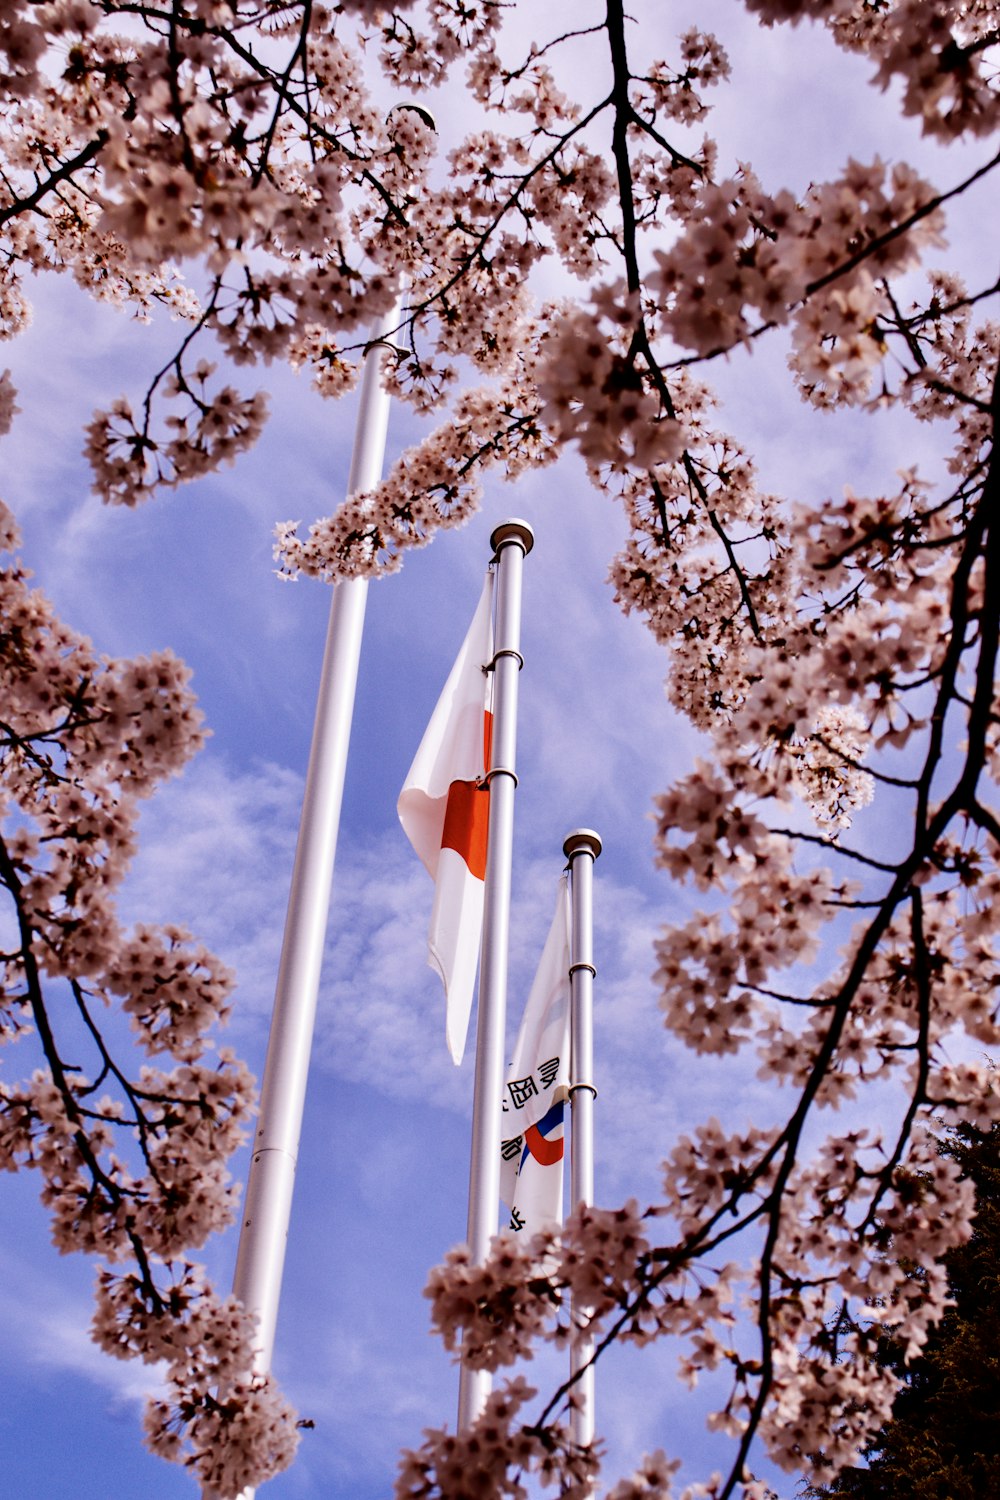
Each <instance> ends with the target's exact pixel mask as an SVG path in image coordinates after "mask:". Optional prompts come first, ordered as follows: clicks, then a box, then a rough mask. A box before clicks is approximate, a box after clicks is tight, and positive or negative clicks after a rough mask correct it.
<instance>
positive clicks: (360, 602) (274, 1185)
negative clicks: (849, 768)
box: [203, 307, 400, 1500]
mask: <svg viewBox="0 0 1000 1500" xmlns="http://www.w3.org/2000/svg"><path fill="white" fill-rule="evenodd" d="M399 316H400V313H399V308H398V307H396V308H394V309H393V310H392V311H391V312H390V313H389V314H388V315H387V316H386V318H385V319H384V320H383V321H382V322H381V323H380V324H379V325H378V327H377V328H376V329H375V330H373V335H372V339H371V342H370V343H369V345H368V348H367V352H366V354H365V361H364V369H363V372H362V378H361V392H360V403H359V409H358V417H357V424H356V427H355V436H354V450H353V454H352V458H351V469H350V476H349V479H348V495H349V496H350V495H356V494H363V493H364V492H365V491H366V490H370V489H373V488H374V486H375V485H376V484H378V482H379V479H380V478H381V475H382V463H383V459H384V456H385V441H386V432H387V428H388V420H389V396H388V394H387V392H386V391H385V390H384V388H383V386H382V382H381V366H382V359H383V357H384V354H385V352H386V350H387V349H388V348H389V347H390V344H389V335H390V334H391V333H392V331H393V330H394V329H395V328H396V326H397V324H398V323H399ZM367 592H368V580H367V578H349V579H342V580H341V581H340V582H339V583H337V584H336V585H335V586H334V590H333V600H332V602H331V606H330V620H329V625H328V628H327V635H326V647H325V651H324V655H323V665H322V668H321V672H320V683H319V691H318V694H317V703H316V718H315V722H314V726H313V737H312V747H311V750H310V753H309V768H308V771H307V773H306V784H305V791H304V793H303V798H302V813H301V818H300V822H299V836H298V843H297V845H296V849H295V864H294V867H293V871H292V882H291V888H290V891H289V896H288V908H287V913H286V916H285V931H284V938H283V941H282V947H281V961H280V964H279V967H278V979H277V984H276V986H275V994H274V1009H273V1011H272V1015H271V1030H270V1035H269V1037H268V1044H267V1060H266V1062H265V1064H264V1081H263V1083H262V1085H261V1093H260V1109H259V1111H258V1115H257V1127H256V1130H255V1132H254V1145H253V1154H252V1157H251V1163H250V1174H249V1181H248V1183H247V1190H246V1198H245V1200H244V1204H243V1217H242V1221H241V1225H240V1241H239V1249H238V1251H237V1256H236V1273H235V1275H234V1278H233V1293H234V1295H235V1296H236V1297H238V1298H239V1300H240V1301H241V1302H242V1303H243V1305H244V1307H245V1308H246V1309H247V1311H248V1312H250V1313H253V1314H255V1315H256V1317H257V1320H258V1321H257V1345H256V1349H255V1365H254V1368H255V1371H256V1373H258V1374H266V1373H267V1372H268V1370H269V1369H270V1367H271V1355H272V1353H273V1350H274V1332H275V1325H276V1323H277V1316H278V1299H279V1296H280V1293H281V1278H282V1272H283V1270H284V1263H285V1247H286V1244H287V1240H288V1223H289V1218H290V1216H291V1206H292V1188H293V1184H294V1180H295V1164H296V1158H297V1155H298V1147H299V1135H300V1133H301V1129H302V1112H303V1108H304V1105H305V1092H306V1074H307V1072H308V1067H309V1054H310V1051H311V1048H312V1036H313V1028H314V1024H315V1019H316V1000H317V996H318V994H319V976H320V966H321V963H322V957H323V944H324V941H325V938H326V927H327V920H328V917H329V910H330V889H331V885H332V882H333V866H334V858H335V855H336V850H337V832H338V828H339V824H340V810H341V804H342V802H343V794H344V776H345V772H346V767H347V746H348V741H349V739H350V733H351V719H352V717H353V714H354V697H355V689H356V687H357V680H358V664H359V661H360V656H361V635H362V630H363V628H364V619H365V603H366V599H367ZM254 1493H255V1491H254V1490H252V1489H248V1490H244V1491H243V1493H242V1495H241V1497H240V1500H252V1497H253V1495H254ZM203 1496H204V1500H211V1494H210V1492H209V1491H207V1490H205V1491H203Z"/></svg>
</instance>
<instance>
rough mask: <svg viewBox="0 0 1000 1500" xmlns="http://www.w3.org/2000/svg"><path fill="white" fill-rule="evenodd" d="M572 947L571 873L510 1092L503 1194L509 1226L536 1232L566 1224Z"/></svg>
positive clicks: (528, 1009)
mask: <svg viewBox="0 0 1000 1500" xmlns="http://www.w3.org/2000/svg"><path fill="white" fill-rule="evenodd" d="M569 941H570V906H569V883H568V881H567V878H566V876H565V875H564V876H563V877H562V879H561V880H560V882H559V890H558V893H557V896H556V911H555V916H554V917H553V919H552V926H551V928H550V929H549V935H548V938H547V939H546V942H545V947H544V949H543V950H542V957H541V961H540V962H539V965H538V972H537V973H536V975H535V980H534V983H533V984H532V986H531V993H530V994H529V996H528V1003H527V1005H526V1006H525V1008H524V1018H523V1019H522V1021H521V1029H520V1031H519V1032H518V1034H517V1043H516V1045H515V1047H514V1058H513V1061H512V1062H511V1065H510V1069H509V1071H508V1074H507V1083H506V1087H505V1088H504V1092H503V1112H504V1113H503V1126H502V1132H501V1133H502V1136H503V1140H502V1143H501V1147H500V1150H501V1163H500V1196H501V1197H502V1198H503V1200H504V1202H505V1203H506V1204H508V1206H509V1207H510V1211H511V1214H510V1228H511V1229H516V1230H526V1231H527V1232H528V1233H529V1234H533V1233H534V1232H535V1230H537V1229H543V1228H545V1227H546V1226H547V1225H550V1224H553V1223H556V1224H561V1223H562V1203H563V1153H564V1149H565V1139H564V1119H563V1115H564V1111H565V1108H566V1101H567V1099H568V1098H569V1045H570V1025H569V1023H570V983H569V964H570V952H569Z"/></svg>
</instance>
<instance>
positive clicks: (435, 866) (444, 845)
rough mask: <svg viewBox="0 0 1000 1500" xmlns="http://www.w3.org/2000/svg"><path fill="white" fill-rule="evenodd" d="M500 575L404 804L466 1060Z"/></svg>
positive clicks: (484, 601)
mask: <svg viewBox="0 0 1000 1500" xmlns="http://www.w3.org/2000/svg"><path fill="white" fill-rule="evenodd" d="M492 659H493V575H492V573H487V575H486V582H485V584H484V586H483V592H482V595H481V597H480V600H479V604H478V606H477V608H476V613H475V615H474V616H473V620H472V624H471V625H470V626H469V631H468V634H467V635H466V637H465V640H464V641H463V643H462V649H461V650H460V651H459V653H458V657H457V659H456V661H455V665H454V666H453V667H452V669H451V674H450V676H449V678H448V681H447V682H446V683H445V685H444V691H443V692H442V694H441V696H440V698H439V699H438V701H437V706H436V707H435V709H434V712H433V714H432V715H431V721H430V723H429V724H428V726H427V730H426V732H425V734H424V737H423V739H422V740H421V742H420V748H419V749H418V751H417V753H416V755H415V756H414V758H413V764H412V766H411V767H410V769H409V772H408V774H407V777H406V781H405V783H404V785H403V790H402V791H401V792H400V794H399V801H398V803H397V810H398V812H399V820H400V822H401V823H402V825H403V831H404V832H405V834H406V837H407V838H408V839H409V841H410V843H411V844H412V845H413V847H414V849H415V850H416V852H417V854H419V856H420V858H421V859H422V861H423V863H424V865H425V866H426V868H427V870H428V871H429V873H430V875H431V876H432V878H433V880H434V906H433V909H432V911H431V922H430V930H429V932H428V935H427V948H428V962H429V963H430V965H431V967H432V968H433V969H436V970H437V972H438V973H439V974H440V976H441V980H442V983H443V984H444V993H445V1007H446V1023H445V1026H446V1032H447V1037H448V1048H449V1051H450V1052H451V1055H452V1058H453V1059H454V1061H455V1062H456V1063H460V1062H461V1061H462V1054H463V1052H464V1051H465V1038H466V1034H467V1032H468V1029H469V1015H470V1012H471V1010H472V992H473V988H474V986H475V982H476V965H477V963H478V960H479V944H480V939H481V936H482V928H483V894H484V890H485V880H486V835H487V829H488V826H489V814H490V794H489V787H488V786H487V783H486V779H485V778H486V772H487V771H488V769H489V760H490V738H491V729H492V714H491V712H490V707H489V704H490V687H491V678H490V675H489V673H488V672H487V668H488V666H489V665H490V663H491V661H492Z"/></svg>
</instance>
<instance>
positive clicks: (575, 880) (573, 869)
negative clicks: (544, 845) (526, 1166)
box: [563, 828, 601, 1447]
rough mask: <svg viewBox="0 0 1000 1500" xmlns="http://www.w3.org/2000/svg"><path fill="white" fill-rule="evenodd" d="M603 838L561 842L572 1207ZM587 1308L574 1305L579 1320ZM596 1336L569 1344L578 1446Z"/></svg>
mask: <svg viewBox="0 0 1000 1500" xmlns="http://www.w3.org/2000/svg"><path fill="white" fill-rule="evenodd" d="M600 852H601V840H600V838H599V836H598V835H597V834H596V833H595V832H594V831H593V829H592V828H578V829H576V831H575V832H573V833H571V834H570V835H569V836H568V837H567V839H566V841H565V843H564V844H563V853H564V854H565V855H566V858H567V859H568V860H569V869H570V886H571V893H572V902H573V927H572V937H571V940H570V966H569V974H570V995H571V998H570V1083H569V1097H570V1110H571V1116H570V1118H571V1121H572V1130H571V1135H570V1208H571V1209H575V1208H577V1207H579V1205H580V1204H587V1205H589V1204H591V1203H593V1201H594V1100H595V1099H596V1098H597V1090H596V1088H595V1087H594V1083H593V1077H594V1035H593V1031H594V1028H593V1017H594V976H595V974H596V973H597V970H596V969H595V968H594V861H595V860H596V859H597V857H598V855H599V854H600ZM586 1313H587V1309H586V1308H584V1307H579V1308H576V1309H574V1317H576V1316H578V1317H580V1318H581V1319H583V1318H584V1317H585V1316H586ZM593 1354H594V1340H593V1338H592V1337H591V1335H590V1334H589V1333H586V1332H585V1333H580V1334H578V1335H577V1337H576V1338H574V1339H573V1340H572V1342H571V1343H570V1374H571V1376H572V1378H573V1380H574V1382H575V1387H574V1392H573V1403H572V1408H571V1416H570V1431H571V1433H572V1437H573V1442H574V1443H575V1444H576V1445H577V1446H578V1447H586V1446H587V1445H588V1444H589V1443H592V1442H593V1440H594V1367H593V1365H592V1364H591V1360H592V1358H593Z"/></svg>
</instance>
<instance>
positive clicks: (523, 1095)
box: [507, 1073, 538, 1109]
mask: <svg viewBox="0 0 1000 1500" xmlns="http://www.w3.org/2000/svg"><path fill="white" fill-rule="evenodd" d="M507 1087H508V1088H509V1089H510V1097H511V1102H512V1103H513V1105H514V1108H515V1109H523V1108H524V1106H525V1105H526V1104H527V1102H528V1100H529V1099H530V1098H531V1096H532V1094H537V1093H538V1085H537V1084H536V1083H535V1080H534V1078H533V1077H532V1076H531V1074H530V1073H529V1074H528V1076H527V1078H512V1079H511V1080H510V1083H509V1084H508V1085H507Z"/></svg>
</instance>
